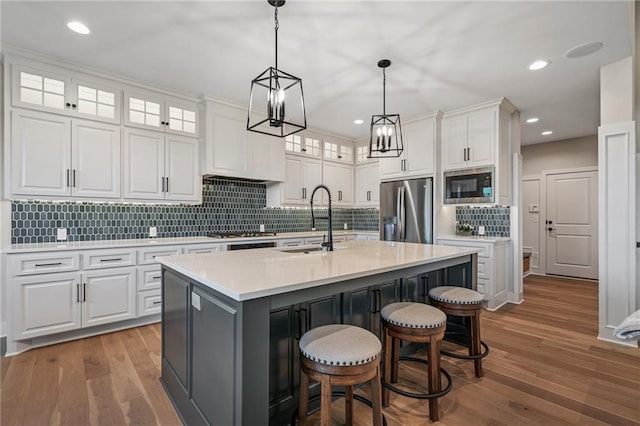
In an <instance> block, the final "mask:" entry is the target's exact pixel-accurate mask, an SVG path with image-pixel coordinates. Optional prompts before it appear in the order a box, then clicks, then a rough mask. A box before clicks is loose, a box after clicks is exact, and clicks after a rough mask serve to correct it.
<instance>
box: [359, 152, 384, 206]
mask: <svg viewBox="0 0 640 426" xmlns="http://www.w3.org/2000/svg"><path fill="white" fill-rule="evenodd" d="M367 149H368V147H367ZM355 186H356V191H355V192H356V193H355V205H356V207H366V206H372V207H374V206H378V205H379V204H380V166H379V164H378V162H377V161H376V162H370V163H363V164H358V165H356V185H355Z"/></svg>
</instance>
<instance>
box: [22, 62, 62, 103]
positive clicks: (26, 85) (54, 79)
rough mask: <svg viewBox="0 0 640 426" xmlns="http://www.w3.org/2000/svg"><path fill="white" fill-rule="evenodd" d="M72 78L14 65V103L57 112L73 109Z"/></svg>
mask: <svg viewBox="0 0 640 426" xmlns="http://www.w3.org/2000/svg"><path fill="white" fill-rule="evenodd" d="M70 81H71V79H70V78H69V77H66V76H64V75H62V74H57V73H55V72H49V71H47V70H39V69H35V68H31V67H27V66H22V65H16V64H14V65H12V82H13V84H12V87H11V94H12V103H13V105H14V106H20V107H24V108H31V109H39V110H42V111H50V112H57V113H68V112H70V111H71V102H69V101H68V98H69V93H68V92H69V86H70V84H71V83H70Z"/></svg>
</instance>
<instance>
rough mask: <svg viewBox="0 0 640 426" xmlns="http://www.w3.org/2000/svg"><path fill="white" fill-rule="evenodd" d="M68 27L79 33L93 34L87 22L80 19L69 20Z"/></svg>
mask: <svg viewBox="0 0 640 426" xmlns="http://www.w3.org/2000/svg"><path fill="white" fill-rule="evenodd" d="M67 28H69V29H70V30H71V31H73V32H76V33H78V34H83V35H87V34H91V30H90V29H89V27H87V26H86V25H85V24H83V23H82V22H79V21H69V22H67Z"/></svg>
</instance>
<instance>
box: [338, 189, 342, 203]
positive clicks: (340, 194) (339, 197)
mask: <svg viewBox="0 0 640 426" xmlns="http://www.w3.org/2000/svg"><path fill="white" fill-rule="evenodd" d="M338 201H342V191H338Z"/></svg>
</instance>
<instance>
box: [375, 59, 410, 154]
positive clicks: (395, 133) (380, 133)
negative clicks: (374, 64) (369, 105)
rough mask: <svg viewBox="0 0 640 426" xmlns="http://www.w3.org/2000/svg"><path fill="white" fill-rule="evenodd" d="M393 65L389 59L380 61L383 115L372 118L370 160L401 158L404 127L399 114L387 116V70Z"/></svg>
mask: <svg viewBox="0 0 640 426" xmlns="http://www.w3.org/2000/svg"><path fill="white" fill-rule="evenodd" d="M389 65H391V61H390V60H388V59H382V60H380V61H378V67H380V68H382V115H373V116H372V117H371V138H370V140H369V156H368V157H369V158H396V157H400V154H402V151H403V149H404V147H403V145H402V126H401V125H400V115H399V114H387V109H386V91H387V75H386V72H385V69H386V68H387V67H388V66H389Z"/></svg>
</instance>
